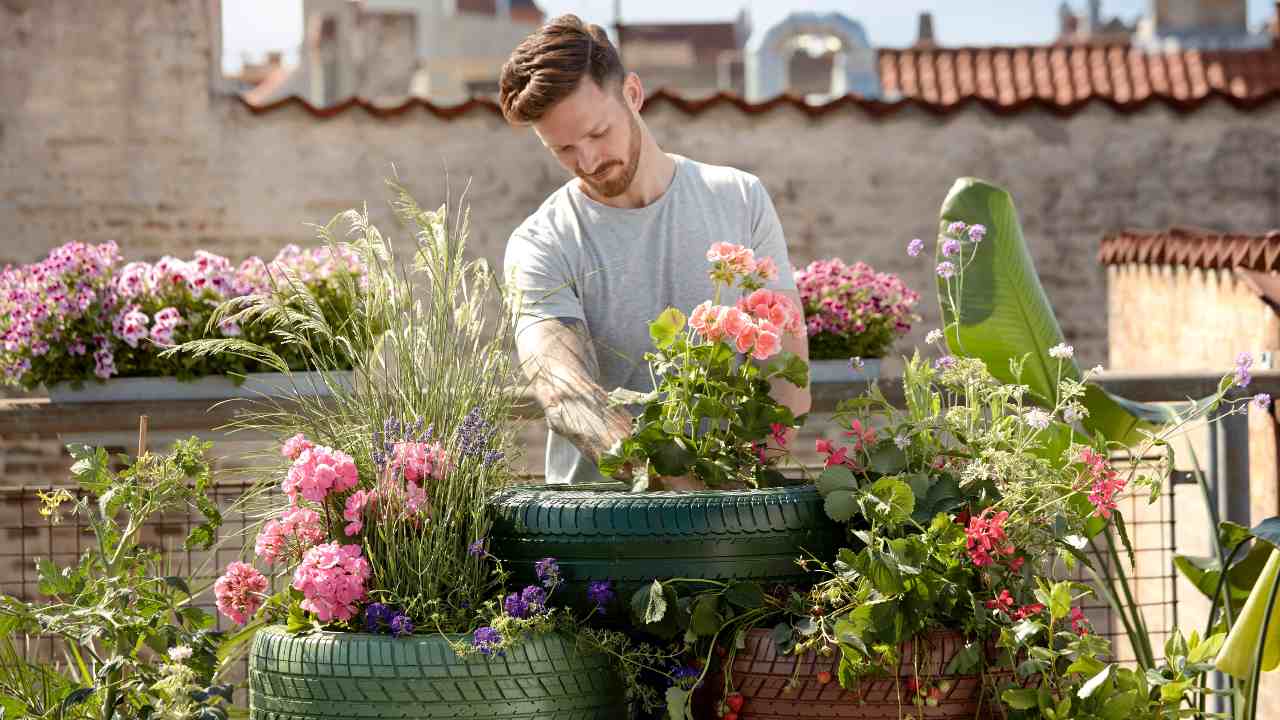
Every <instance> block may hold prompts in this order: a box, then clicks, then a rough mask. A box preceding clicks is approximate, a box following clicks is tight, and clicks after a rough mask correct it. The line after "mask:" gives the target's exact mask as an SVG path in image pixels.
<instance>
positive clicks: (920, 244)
mask: <svg viewBox="0 0 1280 720" xmlns="http://www.w3.org/2000/svg"><path fill="white" fill-rule="evenodd" d="M921 250H924V241H923V240H921V239H920V238H915V239H913V240H912V241H911V242H909V243H907V254H908V255H910V256H911V257H916V256H918V255H919V254H920V251H921Z"/></svg>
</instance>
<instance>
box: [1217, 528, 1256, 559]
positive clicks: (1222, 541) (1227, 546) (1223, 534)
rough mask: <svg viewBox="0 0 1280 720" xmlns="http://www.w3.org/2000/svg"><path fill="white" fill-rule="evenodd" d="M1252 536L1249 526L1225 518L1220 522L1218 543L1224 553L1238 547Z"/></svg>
mask: <svg viewBox="0 0 1280 720" xmlns="http://www.w3.org/2000/svg"><path fill="white" fill-rule="evenodd" d="M1250 537H1251V535H1250V532H1249V528H1247V527H1245V526H1243V525H1241V524H1240V523H1235V522H1231V521H1230V520H1223V521H1222V522H1220V523H1218V544H1219V545H1220V546H1221V547H1222V552H1223V553H1224V554H1226V553H1230V552H1231V551H1232V550H1235V549H1236V546H1237V545H1239V544H1240V543H1242V542H1244V541H1245V540H1248V539H1249V538H1250Z"/></svg>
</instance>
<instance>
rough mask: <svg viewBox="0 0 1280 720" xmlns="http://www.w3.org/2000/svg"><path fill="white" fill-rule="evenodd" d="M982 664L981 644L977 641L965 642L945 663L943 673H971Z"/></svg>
mask: <svg viewBox="0 0 1280 720" xmlns="http://www.w3.org/2000/svg"><path fill="white" fill-rule="evenodd" d="M981 666H982V646H981V645H980V644H979V643H976V642H971V643H966V644H965V646H964V647H962V648H960V649H959V650H957V651H956V654H955V655H952V656H951V661H950V662H948V663H947V669H946V670H944V671H943V674H945V675H972V674H973V673H976V672H977V671H978V668H980V667H981Z"/></svg>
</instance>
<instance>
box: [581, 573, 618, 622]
mask: <svg viewBox="0 0 1280 720" xmlns="http://www.w3.org/2000/svg"><path fill="white" fill-rule="evenodd" d="M613 598H614V592H613V581H612V580H592V581H591V582H589V583H587V599H588V600H590V601H591V602H592V603H594V604H595V606H596V610H598V611H600V613H602V614H603V613H604V611H605V608H606V607H607V606H608V605H609V603H611V602H613Z"/></svg>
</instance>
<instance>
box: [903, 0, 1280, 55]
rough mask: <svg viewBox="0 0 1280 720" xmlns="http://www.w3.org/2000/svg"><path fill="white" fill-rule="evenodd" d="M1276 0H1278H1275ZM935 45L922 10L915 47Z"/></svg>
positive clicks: (929, 20)
mask: <svg viewBox="0 0 1280 720" xmlns="http://www.w3.org/2000/svg"><path fill="white" fill-rule="evenodd" d="M1277 2H1280V0H1277ZM936 46H937V43H936V42H935V41H934V38H933V13H927V12H922V13H920V20H919V23H918V27H917V30H916V47H918V48H932V47H936Z"/></svg>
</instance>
